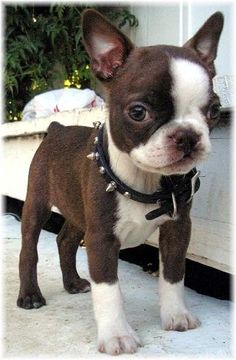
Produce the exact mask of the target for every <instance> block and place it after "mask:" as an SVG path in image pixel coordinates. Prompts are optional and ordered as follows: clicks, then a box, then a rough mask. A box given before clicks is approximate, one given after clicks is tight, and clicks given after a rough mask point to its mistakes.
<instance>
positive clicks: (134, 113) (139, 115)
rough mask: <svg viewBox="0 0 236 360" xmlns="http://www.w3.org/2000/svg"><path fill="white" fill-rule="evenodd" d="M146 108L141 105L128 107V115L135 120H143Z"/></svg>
mask: <svg viewBox="0 0 236 360" xmlns="http://www.w3.org/2000/svg"><path fill="white" fill-rule="evenodd" d="M146 113H147V110H146V109H145V107H144V106H142V105H135V106H133V107H132V108H130V109H129V112H128V114H129V116H130V117H131V119H133V120H135V121H143V120H144V119H145V117H146Z"/></svg>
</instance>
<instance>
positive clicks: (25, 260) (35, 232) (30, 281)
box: [17, 196, 50, 309]
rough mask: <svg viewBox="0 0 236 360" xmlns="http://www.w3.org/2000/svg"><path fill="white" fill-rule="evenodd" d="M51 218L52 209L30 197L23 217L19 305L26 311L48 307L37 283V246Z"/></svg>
mask: <svg viewBox="0 0 236 360" xmlns="http://www.w3.org/2000/svg"><path fill="white" fill-rule="evenodd" d="M49 216H50V208H48V207H47V206H46V205H45V202H44V201H42V199H40V200H39V198H38V197H36V196H28V199H26V202H25V204H24V209H23V215H22V227H21V230H22V248H21V253H20V264H19V273H20V292H19V296H18V299H17V305H18V306H19V307H21V308H24V309H33V308H39V307H41V306H43V305H46V301H45V299H44V298H43V296H42V294H41V291H40V289H39V286H38V281H37V262H38V252H37V244H38V238H39V234H40V231H41V229H42V227H43V225H44V223H45V222H46V221H47V220H48V218H49Z"/></svg>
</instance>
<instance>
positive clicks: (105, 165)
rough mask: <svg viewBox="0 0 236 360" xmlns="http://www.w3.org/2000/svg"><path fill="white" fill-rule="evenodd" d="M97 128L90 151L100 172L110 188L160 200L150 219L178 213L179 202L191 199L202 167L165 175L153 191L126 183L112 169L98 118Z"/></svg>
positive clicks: (141, 199)
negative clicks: (93, 147) (139, 189)
mask: <svg viewBox="0 0 236 360" xmlns="http://www.w3.org/2000/svg"><path fill="white" fill-rule="evenodd" d="M94 125H95V128H98V129H99V132H98V136H97V137H96V138H95V142H94V143H95V152H93V153H91V154H89V155H88V158H90V159H94V160H96V162H97V165H98V167H99V172H100V173H101V174H102V175H103V177H104V179H105V180H106V182H107V183H108V186H107V188H106V191H107V192H110V191H118V192H119V193H120V194H122V195H123V196H125V197H126V198H129V199H131V200H134V201H138V202H140V203H144V204H158V205H159V207H158V208H157V209H155V210H153V211H150V212H149V213H147V214H146V215H145V217H146V219H147V220H153V219H155V218H157V217H159V216H161V215H164V214H168V215H169V216H171V217H172V218H176V216H177V213H178V203H179V202H185V203H189V202H190V201H191V200H192V198H193V196H194V193H195V192H197V191H198V189H199V187H200V179H199V175H200V171H197V170H196V168H194V169H192V170H191V171H190V172H189V173H188V174H186V175H175V176H162V179H161V187H162V190H161V191H156V192H154V193H153V194H143V193H141V192H138V191H136V190H134V189H132V188H130V187H129V186H127V185H126V184H125V183H123V182H122V181H121V180H120V179H119V178H118V177H117V176H116V175H115V174H114V173H113V171H112V170H111V167H110V165H109V161H108V159H107V156H106V154H105V152H104V149H103V126H102V125H101V124H100V123H98V122H96V123H95V124H94Z"/></svg>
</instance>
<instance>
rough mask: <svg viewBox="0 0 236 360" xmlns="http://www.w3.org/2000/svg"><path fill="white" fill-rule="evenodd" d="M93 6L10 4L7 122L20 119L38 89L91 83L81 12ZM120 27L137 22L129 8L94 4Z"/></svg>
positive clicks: (7, 29) (7, 40)
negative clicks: (83, 42) (24, 108)
mask: <svg viewBox="0 0 236 360" xmlns="http://www.w3.org/2000/svg"><path fill="white" fill-rule="evenodd" d="M88 7H90V6H73V5H51V6H30V5H29V6H27V5H23V6H19V5H18V6H16V5H10V6H6V28H5V39H6V40H5V46H6V59H5V92H6V121H14V120H20V118H21V111H22V109H23V107H24V105H25V104H26V103H27V102H28V101H29V100H30V99H31V98H32V97H33V96H35V95H37V94H38V93H41V92H44V91H48V90H51V89H55V88H60V87H64V84H65V81H66V83H68V85H67V86H72V87H75V86H77V87H81V88H84V87H87V86H89V84H90V81H91V73H90V69H89V59H88V56H87V54H86V52H85V49H84V46H83V44H82V33H81V27H80V23H81V21H80V20H81V13H82V11H83V10H84V9H85V8H88ZM93 8H96V9H98V10H99V11H100V12H102V13H103V14H105V15H106V16H107V17H108V18H110V20H111V21H113V22H116V24H117V25H118V26H119V27H120V28H121V27H123V26H125V25H126V26H130V27H132V26H137V25H138V22H137V19H136V17H135V16H134V15H132V14H131V13H130V12H129V10H128V9H127V8H125V7H111V6H110V7H107V6H106V7H105V6H103V7H101V6H100V7H98V6H96V7H93Z"/></svg>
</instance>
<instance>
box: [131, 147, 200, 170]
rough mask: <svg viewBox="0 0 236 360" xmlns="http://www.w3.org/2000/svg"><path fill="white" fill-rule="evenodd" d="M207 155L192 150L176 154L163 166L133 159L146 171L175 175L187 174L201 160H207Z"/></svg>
mask: <svg viewBox="0 0 236 360" xmlns="http://www.w3.org/2000/svg"><path fill="white" fill-rule="evenodd" d="M206 157H207V155H206V154H205V153H204V152H202V151H196V152H191V153H189V154H181V155H180V154H176V155H175V156H173V157H172V158H171V159H169V161H168V163H165V164H163V166H155V165H153V166H152V165H150V164H146V163H143V162H141V161H139V160H136V159H133V161H134V163H135V164H136V166H137V167H139V168H141V169H142V170H144V171H148V172H152V173H158V174H162V175H174V174H187V173H188V172H189V171H190V170H191V169H192V168H193V167H195V166H196V165H197V164H198V163H199V162H201V161H202V160H205V159H206Z"/></svg>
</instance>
